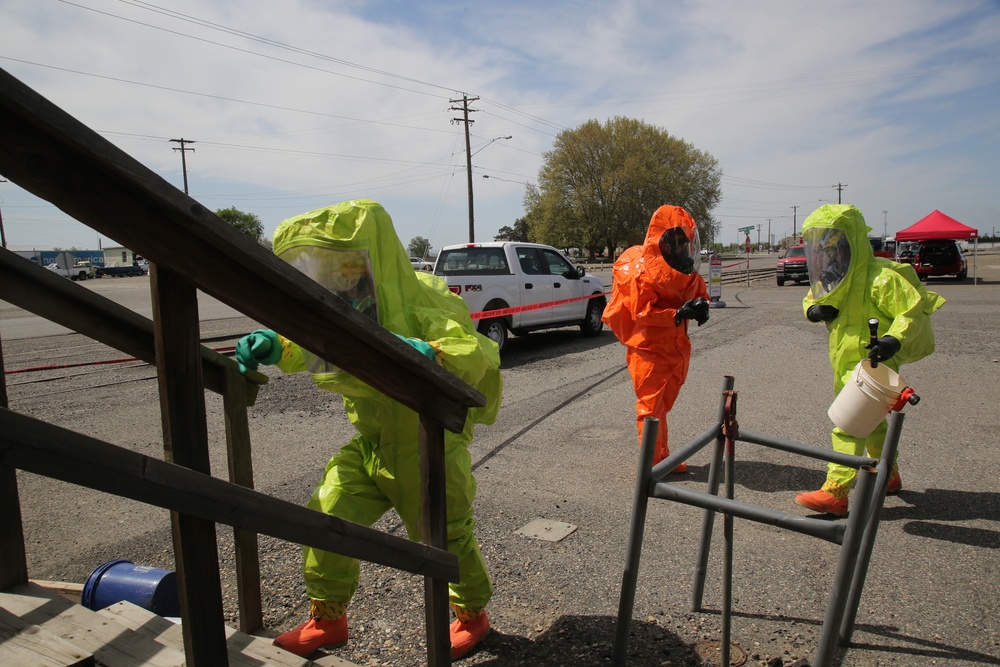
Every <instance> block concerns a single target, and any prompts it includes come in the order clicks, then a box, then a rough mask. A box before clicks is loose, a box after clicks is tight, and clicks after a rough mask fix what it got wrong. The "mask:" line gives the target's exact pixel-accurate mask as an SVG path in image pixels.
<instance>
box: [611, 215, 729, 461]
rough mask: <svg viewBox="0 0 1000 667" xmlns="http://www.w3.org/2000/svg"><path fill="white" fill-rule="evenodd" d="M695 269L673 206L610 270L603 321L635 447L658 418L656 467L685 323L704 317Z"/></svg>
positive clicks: (683, 352)
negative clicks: (632, 421)
mask: <svg viewBox="0 0 1000 667" xmlns="http://www.w3.org/2000/svg"><path fill="white" fill-rule="evenodd" d="M700 264H701V243H700V237H699V235H698V226H697V225H696V224H695V222H694V219H693V218H692V217H691V215H690V214H689V213H688V212H687V211H685V210H684V209H683V208H681V207H679V206H661V207H660V208H658V209H657V210H656V212H655V213H653V217H652V219H651V220H650V221H649V228H648V229H647V231H646V239H645V241H644V242H643V244H642V245H641V246H632V247H630V248H628V249H626V250H625V252H623V253H622V254H621V256H619V257H618V259H617V260H616V261H615V264H614V267H613V274H612V286H611V301H610V302H609V303H608V305H607V307H606V308H605V309H604V316H603V319H604V322H605V323H606V324H607V325H608V326H609V327H610V328H611V330H612V331H613V332H614V333H615V336H616V337H617V338H618V340H619V342H621V344H622V345H624V346H625V348H626V351H625V362H626V364H627V365H628V369H629V374H630V375H631V376H632V385H633V388H634V389H635V398H636V401H635V417H636V424H637V427H638V429H639V441H640V443H641V442H642V424H643V420H644V419H645V418H646V417H656V418H657V419H659V420H660V425H659V430H658V431H657V435H656V448H655V451H654V454H653V464H654V465H655V464H657V463H659V462H660V461H662V460H663V459H665V458H667V456H668V455H669V454H670V448H669V447H668V445H667V413H668V412H670V409H671V408H672V407H673V406H674V401H676V400H677V396H678V394H679V393H680V390H681V387H682V386H683V385H684V381H685V380H686V379H687V372H688V364H689V363H690V360H691V340H690V339H689V338H688V333H687V331H688V320H695V321H696V322H697V323H698V326H701V325H702V324H704V323H705V322H707V321H708V317H709V313H708V310H709V303H708V289H707V287H706V286H705V279H704V278H702V277H701V275H700V274H699V273H698V267H699V265H700ZM686 470H687V463H684V462H682V463H681V464H680V465H679V466H677V468H675V469H674V470H673V472H678V473H680V472H685V471H686Z"/></svg>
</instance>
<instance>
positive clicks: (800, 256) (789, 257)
mask: <svg viewBox="0 0 1000 667" xmlns="http://www.w3.org/2000/svg"><path fill="white" fill-rule="evenodd" d="M775 275H776V276H777V278H778V287H781V286H782V285H784V284H785V281H786V280H794V281H795V284H796V285H798V284H799V283H800V282H803V281H808V280H809V273H808V272H807V271H806V249H805V246H801V245H793V246H789V248H788V252H786V253H785V254H784V255H782V256H781V259H779V260H778V266H777V267H776V271H775Z"/></svg>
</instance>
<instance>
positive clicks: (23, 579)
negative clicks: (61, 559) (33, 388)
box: [0, 340, 28, 591]
mask: <svg viewBox="0 0 1000 667" xmlns="http://www.w3.org/2000/svg"><path fill="white" fill-rule="evenodd" d="M7 407H8V404H7V379H6V377H5V376H4V365H3V341H2V340H0V408H4V409H6V408H7ZM0 516H2V517H3V521H2V522H0V591H6V590H10V589H11V588H13V587H14V586H20V585H21V584H26V583H28V559H27V557H26V556H25V553H24V526H23V524H22V523H21V501H20V499H19V498H18V495H17V470H15V469H14V468H11V467H9V466H5V465H0Z"/></svg>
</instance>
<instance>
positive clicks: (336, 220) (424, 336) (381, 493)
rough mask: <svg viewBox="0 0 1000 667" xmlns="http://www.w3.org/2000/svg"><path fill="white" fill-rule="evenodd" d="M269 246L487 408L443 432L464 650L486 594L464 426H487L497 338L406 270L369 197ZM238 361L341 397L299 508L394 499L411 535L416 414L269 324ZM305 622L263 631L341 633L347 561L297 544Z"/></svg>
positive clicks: (429, 279) (380, 507)
mask: <svg viewBox="0 0 1000 667" xmlns="http://www.w3.org/2000/svg"><path fill="white" fill-rule="evenodd" d="M274 253H275V254H276V255H277V256H278V257H280V258H281V259H283V260H285V261H286V262H288V263H289V264H291V265H292V266H294V267H296V268H297V269H299V270H300V271H302V272H303V273H305V274H306V275H308V276H310V277H311V278H312V279H313V280H315V281H316V282H318V283H320V284H321V285H323V286H324V287H326V288H327V289H328V290H330V291H331V292H333V293H335V294H337V295H338V296H340V297H341V298H343V299H344V300H345V301H347V302H348V303H350V304H351V305H352V306H354V308H356V309H357V310H358V311H360V312H362V313H364V314H366V315H368V316H370V317H371V318H372V319H373V320H375V321H376V322H378V323H379V324H380V325H382V326H383V327H384V328H386V329H388V330H389V331H391V332H393V333H394V334H396V335H397V336H399V337H400V338H401V339H403V340H405V341H407V342H408V343H409V344H410V345H412V346H413V347H414V348H415V349H416V350H418V351H419V352H421V353H422V354H424V355H426V356H427V357H428V358H430V359H433V360H436V361H437V362H438V363H440V364H441V365H442V366H444V367H445V368H446V369H448V370H449V371H451V372H452V373H454V374H455V375H457V376H458V377H459V378H461V379H462V380H464V381H465V382H467V383H468V384H470V385H472V386H473V387H475V388H476V389H478V390H479V391H480V392H482V393H483V394H484V395H485V396H486V397H487V405H486V406H484V407H482V408H474V409H472V410H469V414H468V417H467V418H466V422H465V428H464V430H463V431H462V432H461V433H452V432H450V431H445V466H446V469H445V475H446V479H447V501H446V502H447V521H448V550H449V551H451V552H452V553H454V554H455V555H456V556H458V562H459V575H460V579H461V581H460V582H459V583H453V584H450V585H449V601H450V603H451V607H452V610H453V611H454V612H455V616H456V620H455V621H454V622H453V623H452V625H451V642H452V648H451V655H452V658H458V657H461V656H462V655H465V654H466V653H468V652H469V651H470V650H472V648H473V647H475V646H476V644H477V643H478V642H479V641H480V640H481V639H482V638H483V637H485V636H486V635H487V634H488V633H489V629H490V625H489V619H488V618H487V616H486V612H485V610H484V609H485V607H486V604H487V603H488V602H489V601H490V597H491V596H492V593H493V588H492V584H491V582H490V578H489V575H488V574H487V572H486V564H485V562H484V561H483V557H482V554H481V553H480V550H479V545H478V543H477V542H476V537H475V534H474V532H473V531H474V528H475V525H476V522H475V519H474V518H473V511H472V507H473V499H474V498H475V494H476V480H475V478H474V477H473V476H472V468H471V463H472V461H471V456H470V454H469V451H468V449H467V446H468V444H469V442H470V441H471V440H472V436H473V428H474V424H477V423H479V424H491V423H493V422H494V421H495V420H496V416H497V411H498V410H499V407H500V400H501V394H502V391H503V381H502V379H501V376H500V370H499V368H500V355H499V351H498V349H497V345H496V343H494V342H493V341H491V340H489V339H488V338H486V337H484V336H481V335H480V334H478V333H477V332H476V328H475V326H474V325H473V323H472V319H471V318H470V316H469V311H468V307H467V306H466V305H465V302H464V301H463V300H462V299H461V298H460V297H458V296H457V295H455V294H452V293H451V292H450V291H449V290H448V286H447V285H446V284H445V283H444V282H443V281H442V280H441V279H440V278H438V277H437V276H434V275H431V274H428V273H424V272H415V271H414V270H413V267H412V265H411V264H410V260H409V257H408V255H407V253H406V251H405V250H404V248H403V246H402V244H401V243H400V241H399V239H398V237H397V236H396V231H395V229H394V228H393V225H392V220H391V218H390V217H389V214H388V213H387V212H386V211H385V209H383V208H382V206H380V205H379V204H377V203H376V202H373V201H368V200H356V201H348V202H344V203H341V204H337V205H335V206H330V207H328V208H323V209H319V210H316V211H312V212H310V213H305V214H303V215H299V216H297V217H294V218H290V219H288V220H285V221H284V222H282V223H281V224H280V225H279V226H278V228H277V229H276V230H275V232H274ZM236 358H237V361H238V362H239V364H240V368H241V370H243V371H244V372H245V369H248V368H249V369H256V368H257V366H258V364H261V363H263V364H276V365H277V366H278V368H279V369H280V370H282V371H283V372H285V373H296V372H300V371H308V372H309V373H311V374H312V379H313V382H315V383H316V385H317V386H318V387H319V388H321V389H326V390H327V391H332V392H334V393H338V394H341V395H342V396H343V399H344V409H345V410H346V412H347V416H348V418H349V419H350V421H351V423H352V424H353V425H354V427H355V428H356V429H357V434H356V435H355V436H354V437H353V438H351V439H350V440H349V441H348V442H347V443H345V444H344V445H343V446H342V447H341V448H340V450H339V451H338V452H337V453H336V454H335V455H334V456H333V458H331V459H330V462H329V463H328V464H327V466H326V470H325V471H324V473H323V476H322V479H321V481H320V483H319V485H318V486H317V487H316V489H315V491H314V492H313V494H312V498H311V499H310V500H309V503H308V507H310V508H311V509H314V510H318V511H321V512H326V513H327V514H331V515H334V516H337V517H340V518H343V519H346V520H349V521H353V522H355V523H359V524H362V525H365V526H370V525H372V524H374V523H375V522H376V521H378V520H379V519H380V518H381V517H382V516H383V515H384V514H385V513H386V512H387V511H389V509H390V508H395V510H396V511H397V512H398V513H399V516H400V518H401V519H402V521H403V523H404V525H405V527H406V531H407V534H408V535H409V536H410V538H411V539H414V540H419V539H420V538H421V514H420V512H421V502H420V486H419V481H420V467H419V447H418V442H419V441H418V438H419V418H418V415H417V414H416V413H415V412H413V411H412V410H410V409H409V408H406V407H404V406H403V405H401V404H399V403H397V402H396V401H393V400H391V399H390V398H388V397H387V396H385V395H384V394H382V393H380V392H377V391H375V390H374V389H372V388H371V387H370V386H368V385H367V384H365V383H364V382H362V381H360V380H358V379H356V378H355V377H353V376H351V375H350V374H348V373H346V372H345V371H342V370H340V369H339V368H337V367H335V366H334V365H333V364H331V363H329V362H327V361H325V360H323V359H321V358H318V357H316V356H315V355H313V354H311V353H310V352H309V351H307V350H305V349H303V348H301V347H299V346H298V345H296V344H295V343H294V342H292V341H290V340H288V339H287V338H285V337H284V336H282V335H280V334H277V333H275V332H274V331H271V330H258V331H255V332H253V333H251V334H249V335H247V336H245V337H244V338H242V339H241V340H240V341H239V342H238V344H237V346H236ZM303 552H304V553H303V556H304V558H303V560H304V568H303V569H304V576H305V583H306V593H307V595H308V596H309V600H310V610H309V620H308V621H306V622H305V623H304V624H302V625H301V626H299V627H297V628H295V629H293V630H291V631H289V632H286V633H284V634H282V635H280V636H279V637H277V638H276V639H275V640H274V643H275V645H277V646H280V647H281V648H283V649H286V650H288V651H291V652H292V653H295V654H297V655H300V656H303V657H305V656H308V655H310V654H311V653H313V652H315V651H316V650H317V649H319V648H321V647H335V646H339V645H342V644H344V643H346V642H347V639H348V632H347V615H346V611H347V606H348V604H349V603H350V601H351V597H352V596H353V595H354V592H355V591H356V589H357V586H358V578H359V575H360V567H359V564H358V561H357V560H356V559H354V558H348V557H346V556H341V555H338V554H333V553H329V552H326V551H321V550H319V549H313V548H311V547H304V549H303Z"/></svg>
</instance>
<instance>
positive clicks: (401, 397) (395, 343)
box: [0, 70, 486, 432]
mask: <svg viewBox="0 0 1000 667" xmlns="http://www.w3.org/2000/svg"><path fill="white" fill-rule="evenodd" d="M0 144H2V145H3V146H4V150H2V151H0V173H2V174H3V175H4V176H5V177H6V178H8V179H9V180H11V181H13V182H14V183H16V184H17V185H19V186H20V187H22V188H24V189H25V190H28V191H29V192H32V193H34V194H35V195H37V196H38V197H41V198H42V199H45V200H46V201H49V202H51V203H53V204H55V205H56V206H58V207H59V208H60V209H62V210H63V211H65V212H66V213H68V214H69V215H71V216H72V217H74V218H76V219H77V220H79V221H80V222H82V223H84V224H86V225H87V226H89V227H91V228H93V229H95V230H97V231H99V232H101V233H102V234H104V235H105V236H108V237H110V238H113V239H115V240H116V241H118V242H119V243H121V244H123V245H125V246H127V247H129V248H131V249H132V250H134V251H137V252H139V253H141V254H142V255H143V257H146V258H147V259H149V260H150V261H151V262H153V263H154V264H162V265H163V266H169V267H170V268H171V270H173V271H176V272H177V273H179V274H181V275H183V276H184V277H185V278H186V279H187V280H190V281H191V282H192V283H193V284H194V285H195V287H197V288H198V289H200V290H201V291H203V292H205V293H207V294H210V295H211V296H213V297H215V298H216V299H218V300H219V301H222V302H223V303H226V304H228V305H230V306H232V307H233V308H236V309H237V310H239V311H240V312H242V313H244V314H246V315H248V316H249V317H251V318H252V319H254V320H255V321H257V322H260V323H261V324H262V325H264V326H266V327H270V328H271V329H275V330H277V331H280V332H281V333H283V334H285V335H286V336H288V337H289V338H290V339H292V340H294V341H295V342H296V343H298V344H300V345H302V346H303V347H305V348H307V349H309V350H312V351H313V352H315V353H316V354H318V355H319V356H321V357H323V358H324V359H326V360H328V361H330V362H332V363H333V364H335V365H336V366H338V367H340V368H343V369H344V370H346V371H348V372H350V373H351V374H352V375H354V376H355V377H357V378H359V379H361V380H363V381H364V382H366V383H367V384H369V385H371V386H372V387H374V388H375V389H377V390H379V391H381V392H382V393H384V394H385V395H387V396H389V397H390V398H392V399H394V400H396V401H399V402H400V403H402V404H403V405H405V406H407V407H409V408H411V409H412V410H414V411H415V412H418V413H420V414H423V415H427V416H428V417H431V418H433V419H434V420H435V421H437V422H438V423H440V424H441V425H442V426H444V427H445V428H447V429H448V430H450V431H453V432H461V431H462V429H463V428H464V426H465V417H466V412H467V410H468V408H471V407H479V406H483V405H485V404H486V397H485V396H483V395H482V393H480V392H479V391H477V390H476V389H474V388H473V387H470V386H469V385H467V384H466V383H464V382H462V381H461V380H459V379H458V378H457V377H455V376H454V375H453V374H451V373H450V372H448V371H447V370H445V369H444V368H441V367H440V366H438V365H437V364H436V363H434V362H433V361H432V360H430V359H428V358H426V357H424V356H423V355H421V354H419V353H417V352H416V351H415V350H413V348H412V347H410V346H409V345H407V344H406V343H404V342H403V341H400V340H399V339H398V338H396V336H394V335H393V334H391V333H390V332H388V331H386V330H385V329H383V328H381V327H379V326H375V325H374V323H373V322H372V321H371V320H370V318H368V317H366V316H365V315H362V314H361V313H359V312H357V311H356V310H355V309H354V308H352V307H351V306H350V305H349V304H347V303H345V302H344V301H343V300H342V299H340V298H339V297H337V296H336V295H334V294H333V293H331V292H329V291H328V290H326V289H324V288H323V287H322V286H321V285H319V284H317V283H316V282H314V281H312V280H310V279H309V278H308V277H306V276H305V275H304V274H303V273H301V272H300V271H298V270H297V269H295V268H293V267H291V266H289V265H288V264H287V263H285V262H283V261H281V260H280V259H278V258H277V257H275V256H274V255H273V254H272V253H271V252H269V251H268V250H266V249H265V248H263V247H262V246H261V245H260V244H258V243H256V242H254V241H253V240H252V239H250V238H249V237H248V236H246V235H245V234H242V233H241V232H239V231H238V230H236V229H235V228H233V226H232V225H229V224H227V223H226V222H225V221H223V220H221V219H220V218H219V217H218V216H216V215H215V214H214V213H212V212H211V211H209V210H207V209H206V208H205V207H203V206H202V205H201V204H199V203H198V202H197V201H195V200H194V199H191V198H190V197H188V196H187V195H186V194H184V193H183V192H181V191H179V190H177V188H175V187H174V186H172V185H171V184H169V183H167V182H166V181H165V180H163V179H162V178H161V177H160V176H158V175H157V174H155V173H154V172H152V171H151V170H149V169H148V168H146V167H145V166H143V165H142V164H141V163H139V162H138V161H136V160H135V159H133V158H131V157H130V156H129V155H127V154H126V153H124V152H123V151H121V150H120V149H118V148H117V147H115V146H114V145H113V144H111V143H110V142H109V141H107V140H106V139H104V138H103V137H101V136H100V135H99V134H97V133H96V132H94V131H93V130H91V129H90V128H88V127H87V126H85V125H83V124H82V123H80V122H79V121H77V120H76V119H75V118H73V117H72V116H70V115H69V114H67V113H66V112H65V111H63V110H62V109H60V108H58V107H57V106H55V105H54V104H52V103H51V102H49V101H48V100H47V99H45V98H44V97H42V96H41V95H39V94H38V93H37V92H35V91H34V90H32V89H31V88H29V87H27V86H25V85H24V84H23V83H21V82H20V81H18V80H17V79H16V78H14V77H13V76H11V75H10V74H9V73H7V72H6V71H4V70H0ZM237 287H238V288H237Z"/></svg>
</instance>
